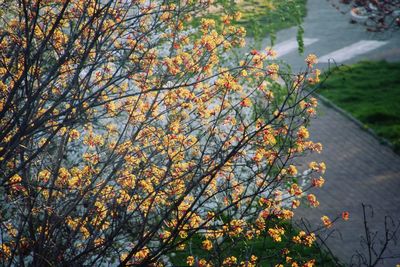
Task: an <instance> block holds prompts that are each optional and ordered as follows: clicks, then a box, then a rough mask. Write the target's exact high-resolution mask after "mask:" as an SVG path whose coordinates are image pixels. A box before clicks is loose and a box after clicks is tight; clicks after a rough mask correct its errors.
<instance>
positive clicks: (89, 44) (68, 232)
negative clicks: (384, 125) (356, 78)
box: [0, 0, 325, 266]
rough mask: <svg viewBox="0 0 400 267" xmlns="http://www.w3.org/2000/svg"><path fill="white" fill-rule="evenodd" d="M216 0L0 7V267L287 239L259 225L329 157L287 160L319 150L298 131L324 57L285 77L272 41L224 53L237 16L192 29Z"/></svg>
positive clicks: (133, 258) (71, 1) (235, 39)
mask: <svg viewBox="0 0 400 267" xmlns="http://www.w3.org/2000/svg"><path fill="white" fill-rule="evenodd" d="M209 4H210V1H206V0H202V1H191V0H184V1H176V2H174V3H172V2H170V3H165V2H162V1H150V2H149V1H142V0H131V1H128V0H126V1H125V0H121V1H94V0H91V1H80V0H43V1H40V0H38V1H13V0H10V1H2V2H1V9H2V10H3V12H4V13H3V15H2V16H1V22H0V25H1V28H0V47H1V50H0V51H1V52H0V53H1V57H0V96H1V97H0V173H1V176H0V207H1V208H0V209H1V210H0V242H1V246H0V262H1V264H2V265H4V266H7V265H24V264H29V265H31V266H52V265H58V266H79V265H87V266H94V265H102V264H110V263H114V264H119V265H121V266H125V265H141V266H148V265H152V266H161V265H163V264H166V263H167V262H168V259H166V258H165V255H167V253H168V252H171V251H174V250H176V249H180V250H188V249H190V248H188V247H187V246H186V244H187V242H188V240H190V238H191V237H192V236H194V235H195V234H200V235H201V236H204V240H203V241H202V247H203V249H204V250H205V251H212V250H213V249H214V248H215V246H216V245H217V243H216V242H217V241H218V244H222V243H223V242H224V241H226V240H229V239H232V238H236V239H241V240H248V239H251V238H252V237H254V236H257V235H259V234H260V233H261V231H267V232H268V234H269V235H270V236H271V238H273V239H274V240H275V242H280V239H281V236H282V235H283V234H284V231H283V229H282V228H281V227H280V226H279V225H275V226H273V227H270V228H268V229H265V228H266V222H268V220H269V218H272V217H273V218H278V219H279V220H284V219H289V218H292V217H293V215H294V213H293V212H294V210H295V208H297V207H298V206H299V205H300V199H302V198H303V197H305V201H307V200H306V199H307V197H306V195H305V194H304V193H303V191H304V190H306V189H307V188H308V187H312V186H316V187H319V186H321V185H322V184H323V181H324V180H323V178H322V177H321V175H322V174H323V173H324V171H325V165H324V164H323V163H320V162H312V163H310V164H309V166H308V168H307V169H308V173H309V174H308V176H307V179H305V178H304V179H300V178H299V174H298V170H297V167H296V166H295V165H294V163H293V159H294V157H297V156H299V155H301V154H303V153H305V152H307V151H316V152H319V151H320V150H321V144H319V143H314V142H312V141H311V140H309V133H308V130H307V128H306V127H307V123H308V121H309V119H310V117H311V116H314V114H315V107H316V105H317V103H316V100H315V99H313V98H309V97H308V95H309V92H308V91H305V89H306V88H308V87H309V85H310V84H313V83H315V82H318V75H319V72H318V71H316V70H312V68H313V64H315V62H316V60H317V59H316V58H315V57H314V56H310V57H308V58H307V72H306V73H303V74H299V75H294V76H292V75H288V74H285V73H284V72H283V71H282V68H281V67H280V66H279V65H278V64H277V63H276V62H274V61H273V59H272V57H271V55H273V53H272V52H271V50H268V51H265V52H261V51H251V52H250V53H248V54H245V55H243V56H242V58H241V59H240V62H237V64H236V63H235V61H234V60H233V59H230V60H227V59H229V55H230V52H229V51H230V50H232V49H235V48H237V47H243V46H244V45H245V39H244V37H245V30H244V29H243V28H242V27H236V26H232V25H231V24H230V20H233V19H235V16H234V15H232V16H230V17H229V18H227V19H225V22H224V25H223V27H222V28H221V30H217V29H216V28H215V21H213V20H209V19H203V20H202V22H201V26H200V27H199V28H198V29H192V28H190V27H189V25H190V23H189V22H190V20H191V18H192V17H193V16H195V15H196V14H198V11H199V10H201V9H204V8H207V6H208V5H209ZM236 16H239V14H236ZM277 80H280V83H279V84H278V83H277ZM282 84H284V85H282ZM308 180H310V183H309V184H307V183H306V181H308ZM308 201H309V202H310V204H311V205H312V206H316V204H317V203H318V202H317V200H316V199H315V196H311V195H309V196H308ZM314 239H315V238H314V237H313V236H312V235H309V234H306V233H304V234H303V233H302V234H301V235H299V237H298V238H296V239H295V240H293V241H292V242H294V243H296V244H298V243H301V244H304V245H306V246H309V245H310V244H311V243H312V242H313V241H314ZM259 256H260V255H253V256H252V255H249V256H248V257H247V256H243V258H240V259H239V258H236V257H235V256H230V257H228V258H226V259H224V260H223V261H222V265H224V266H234V265H238V264H241V265H243V264H247V265H246V266H250V265H249V264H253V265H255V264H256V263H257V259H258V257H259ZM187 261H188V264H189V265H193V264H197V265H198V266H207V265H208V266H210V265H220V263H218V262H213V259H209V260H204V259H203V260H201V259H199V258H198V257H197V256H196V255H191V256H190V257H189V258H188V259H187ZM312 262H313V261H312V260H310V261H308V262H304V264H306V266H310V265H312Z"/></svg>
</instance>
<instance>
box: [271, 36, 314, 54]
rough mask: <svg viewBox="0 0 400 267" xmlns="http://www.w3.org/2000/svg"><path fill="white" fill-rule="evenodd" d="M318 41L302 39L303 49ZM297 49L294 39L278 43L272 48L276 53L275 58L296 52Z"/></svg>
mask: <svg viewBox="0 0 400 267" xmlns="http://www.w3.org/2000/svg"><path fill="white" fill-rule="evenodd" d="M318 40H319V39H316V38H304V39H303V41H304V47H306V46H308V45H311V44H313V43H315V42H317V41H318ZM297 47H298V43H297V40H296V39H294V38H293V39H290V40H287V41H284V42H282V43H279V44H277V45H275V46H274V48H273V49H274V50H275V51H276V53H277V57H281V56H283V55H286V54H288V53H290V52H292V51H294V50H296V49H297Z"/></svg>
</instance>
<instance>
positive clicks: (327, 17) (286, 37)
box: [264, 0, 400, 266]
mask: <svg viewBox="0 0 400 267" xmlns="http://www.w3.org/2000/svg"><path fill="white" fill-rule="evenodd" d="M348 21H349V17H348V16H347V17H346V16H344V15H342V14H340V13H339V12H337V11H336V10H334V9H333V8H332V7H331V6H330V5H329V4H328V3H327V1H325V0H308V16H307V18H306V19H305V22H304V28H305V34H304V37H305V38H306V41H307V42H306V44H308V45H307V46H306V48H305V55H307V54H308V53H315V54H316V55H317V56H319V57H325V58H326V55H328V57H329V56H331V55H334V56H335V57H337V58H339V59H341V61H342V62H339V63H343V64H350V63H354V62H357V61H360V60H365V59H369V60H381V59H385V60H388V61H400V31H398V32H397V33H395V34H394V35H392V36H389V34H376V33H369V32H366V31H365V29H364V28H363V27H361V26H360V25H353V24H350V23H349V22H348ZM295 35H296V29H288V30H284V31H281V32H279V33H278V36H277V37H278V38H277V48H278V50H281V51H283V52H284V54H283V55H282V57H281V58H282V59H283V60H285V61H286V62H288V63H290V64H291V65H292V66H293V67H294V70H300V69H301V68H304V56H300V55H298V54H297V52H296V50H295V49H293V47H292V46H293V45H291V44H290V40H293V38H294V37H295ZM388 37H390V38H388ZM360 41H361V43H359V44H357V42H360ZM371 41H373V42H371ZM267 43H268V42H267V40H265V41H264V45H266V44H267ZM354 44H357V45H354ZM360 46H362V47H364V48H362V49H361V50H357V49H356V50H351V51H350V53H347V55H346V52H349V49H354V48H355V47H356V48H357V47H360ZM374 47H375V48H374ZM343 48H345V49H343ZM371 48H372V49H371ZM363 49H364V50H363ZM335 51H336V52H335ZM318 67H319V68H322V69H326V68H328V67H329V64H327V63H321V64H319V66H318ZM311 137H312V138H313V139H314V140H315V141H319V142H322V143H323V145H324V151H323V153H322V154H321V155H318V156H314V157H316V158H317V159H318V160H322V161H325V162H326V164H327V168H328V169H327V172H326V175H325V178H326V185H325V187H324V188H322V189H321V190H316V191H315V194H316V195H317V197H318V198H319V201H320V203H321V205H320V208H318V209H312V210H310V209H302V210H301V211H300V215H302V216H304V217H306V218H308V219H309V220H310V221H311V222H312V223H314V224H317V223H320V218H321V216H322V215H328V216H331V217H335V216H336V215H337V214H340V213H341V212H342V211H349V212H350V220H349V221H348V222H346V223H340V224H338V225H337V228H336V229H337V230H339V231H340V233H341V237H340V236H339V235H336V236H335V237H332V238H330V239H329V240H328V244H329V246H330V247H331V249H332V250H333V252H334V253H335V254H336V255H337V256H338V257H339V258H340V260H341V261H342V262H345V263H349V262H350V259H351V256H352V255H353V254H354V252H355V250H357V249H359V250H360V249H361V247H360V236H362V235H363V234H364V228H363V217H362V208H361V203H366V204H370V205H373V207H374V212H375V216H374V219H372V220H371V224H372V228H373V229H375V230H377V231H379V232H380V233H383V232H384V227H383V220H384V219H383V218H384V216H385V215H390V216H391V217H393V218H394V219H397V220H400V157H399V156H398V155H396V154H394V153H393V152H392V151H391V149H390V148H388V147H386V146H384V145H382V144H380V143H379V141H378V140H377V139H375V138H374V137H373V136H372V135H371V134H369V133H367V132H366V131H364V130H362V129H361V128H360V127H359V126H358V125H357V124H355V123H354V122H352V121H351V120H349V119H348V118H347V117H345V116H343V115H342V114H341V113H339V112H337V111H336V110H334V109H331V108H327V107H326V106H322V107H321V110H320V116H319V117H318V119H316V120H315V121H313V123H312V127H311ZM395 252H397V254H400V244H399V245H398V246H397V247H394V251H393V253H395ZM399 263H400V259H398V260H393V259H392V260H386V261H385V262H383V263H381V265H379V266H395V265H396V264H399Z"/></svg>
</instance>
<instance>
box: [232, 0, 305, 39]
mask: <svg viewBox="0 0 400 267" xmlns="http://www.w3.org/2000/svg"><path fill="white" fill-rule="evenodd" d="M306 3H307V0H287V1H271V0H248V1H239V2H238V4H237V8H238V10H240V11H241V12H242V14H243V18H242V20H241V21H239V24H241V25H242V26H244V27H245V28H246V30H247V31H248V35H249V36H255V35H258V36H261V37H266V35H267V34H270V33H275V32H277V31H279V30H282V29H285V28H289V27H292V26H297V25H299V24H301V22H302V20H303V18H304V17H305V16H306V12H307V9H306Z"/></svg>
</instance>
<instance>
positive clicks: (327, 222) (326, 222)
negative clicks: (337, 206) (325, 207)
mask: <svg viewBox="0 0 400 267" xmlns="http://www.w3.org/2000/svg"><path fill="white" fill-rule="evenodd" d="M321 220H322V222H323V223H324V226H325V227H326V228H330V227H331V226H332V221H331V220H330V219H329V217H328V216H322V217H321Z"/></svg>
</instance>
